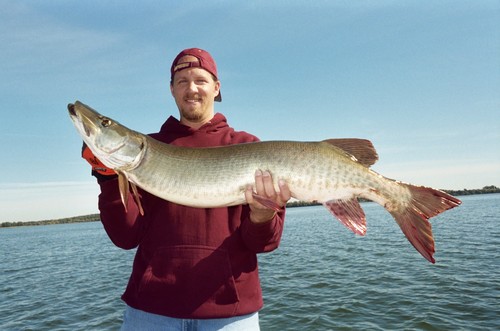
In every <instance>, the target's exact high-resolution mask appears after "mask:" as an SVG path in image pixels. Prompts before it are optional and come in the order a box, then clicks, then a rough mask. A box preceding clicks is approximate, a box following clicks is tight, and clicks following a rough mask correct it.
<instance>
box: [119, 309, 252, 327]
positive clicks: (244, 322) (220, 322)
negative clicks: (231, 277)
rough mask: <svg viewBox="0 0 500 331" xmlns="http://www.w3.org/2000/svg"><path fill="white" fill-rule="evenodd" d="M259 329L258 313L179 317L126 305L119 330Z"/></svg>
mask: <svg viewBox="0 0 500 331" xmlns="http://www.w3.org/2000/svg"><path fill="white" fill-rule="evenodd" d="M141 330H144V331H146V330H147V331H177V330H178V331H217V330H223V331H259V330H260V327H259V313H253V314H249V315H243V316H236V317H229V318H214V319H180V318H171V317H167V316H162V315H156V314H151V313H147V312H144V311H142V310H137V309H134V308H132V307H129V306H127V308H126V309H125V314H124V316H123V325H122V327H121V329H120V331H141Z"/></svg>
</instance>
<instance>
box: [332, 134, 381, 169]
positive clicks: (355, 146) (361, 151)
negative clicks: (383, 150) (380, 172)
mask: <svg viewBox="0 0 500 331" xmlns="http://www.w3.org/2000/svg"><path fill="white" fill-rule="evenodd" d="M323 141H324V142H326V143H329V144H330V145H333V146H335V147H338V148H340V149H342V150H344V151H345V152H347V153H349V154H351V155H352V156H354V157H355V158H356V160H357V161H358V162H359V163H361V164H362V165H364V166H366V167H370V166H371V165H373V164H375V162H377V160H378V154H377V151H376V150H375V147H373V144H372V143H371V141H369V140H367V139H359V138H339V139H327V140H323Z"/></svg>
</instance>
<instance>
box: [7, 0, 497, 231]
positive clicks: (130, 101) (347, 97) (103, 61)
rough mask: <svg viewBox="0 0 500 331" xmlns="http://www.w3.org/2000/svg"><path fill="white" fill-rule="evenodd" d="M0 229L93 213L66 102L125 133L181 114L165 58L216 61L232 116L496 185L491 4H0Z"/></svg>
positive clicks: (393, 165) (293, 136)
mask: <svg viewBox="0 0 500 331" xmlns="http://www.w3.org/2000/svg"><path fill="white" fill-rule="evenodd" d="M0 5H1V8H2V11H1V12H0V45H2V46H1V47H2V51H1V52H0V112H1V118H2V119H1V121H0V137H1V144H0V153H1V154H2V155H3V158H2V162H1V164H2V165H1V171H0V222H5V221H24V220H42V219H51V218H60V217H68V216H76V215H83V214H89V213H95V212H97V194H98V187H97V184H95V180H94V178H93V177H91V176H90V175H89V173H90V170H89V167H88V166H87V164H86V163H85V162H84V161H83V160H82V159H81V158H80V146H81V139H80V138H79V136H78V134H77V132H76V130H75V129H74V127H73V126H72V124H71V122H70V120H69V117H68V115H67V111H66V105H67V104H68V103H70V102H73V101H75V100H80V101H82V102H84V103H86V104H88V105H90V106H92V107H93V108H95V109H97V110H98V111H100V112H101V113H103V114H106V115H108V116H110V117H112V118H114V119H116V120H118V121H120V122H121V123H122V124H125V125H127V126H129V127H130V128H133V129H135V130H138V131H141V132H144V133H149V132H155V131H157V130H158V129H159V127H160V126H161V124H162V123H163V121H164V120H165V119H166V118H167V117H168V116H170V115H175V116H177V115H178V111H177V108H176V107H175V103H174V101H173V99H172V97H171V95H170V91H169V86H168V84H169V69H170V64H171V61H172V60H173V58H174V57H175V55H176V54H177V53H178V52H179V51H180V50H182V49H184V48H188V47H201V48H204V49H206V50H208V51H209V52H211V54H212V55H213V56H214V58H215V59H216V62H217V65H218V67H219V76H220V79H221V82H222V89H221V91H222V95H223V102H222V103H220V104H217V105H216V110H217V111H220V112H222V113H224V114H225V115H226V116H227V118H228V121H229V123H230V124H231V125H232V126H233V127H235V128H236V129H239V130H245V131H249V132H251V133H253V134H255V135H257V136H259V137H260V138H261V139H262V140H306V141H309V140H323V139H327V138H335V137H360V138H367V139H370V140H371V141H372V142H373V143H374V145H375V147H376V148H377V151H378V153H379V156H380V160H379V162H378V163H377V164H375V165H374V167H373V169H374V170H376V171H378V172H379V173H381V174H383V175H385V176H387V177H390V178H395V179H399V180H403V181H406V182H411V183H414V184H419V185H426V186H432V187H437V188H441V189H463V188H468V189H473V188H481V187H483V186H486V185H497V186H500V147H499V145H500V125H499V124H500V116H499V112H500V23H499V22H500V1H475V0H474V1H473V0H471V1H460V0H458V1H384V0H381V1H308V0H307V1H306V0H304V1H293V0H287V1H284V0H283V1H176V2H174V1H170V2H167V1H141V2H140V4H139V2H136V1H129V2H127V1H107V2H103V1H3V0H0Z"/></svg>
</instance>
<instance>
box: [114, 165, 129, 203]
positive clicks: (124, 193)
mask: <svg viewBox="0 0 500 331" xmlns="http://www.w3.org/2000/svg"><path fill="white" fill-rule="evenodd" d="M115 172H116V173H117V174H118V188H119V189H120V198H121V199H122V203H123V207H124V208H125V212H128V210H127V202H128V194H129V183H128V178H127V175H125V174H124V173H123V172H121V171H116V170H115Z"/></svg>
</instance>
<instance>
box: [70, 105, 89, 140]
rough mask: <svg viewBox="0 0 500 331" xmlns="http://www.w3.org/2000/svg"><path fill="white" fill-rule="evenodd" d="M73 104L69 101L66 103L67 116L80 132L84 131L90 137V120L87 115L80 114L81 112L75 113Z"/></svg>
mask: <svg viewBox="0 0 500 331" xmlns="http://www.w3.org/2000/svg"><path fill="white" fill-rule="evenodd" d="M75 108H76V107H75V104H73V103H69V104H68V112H69V116H70V117H71V119H72V120H73V123H74V124H75V126H76V127H77V129H78V130H79V131H80V132H84V133H85V135H86V136H87V137H90V135H91V134H92V132H91V128H90V127H91V125H92V124H93V123H92V121H90V120H89V119H88V118H87V117H85V116H81V114H79V113H77V111H76V109H75Z"/></svg>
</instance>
